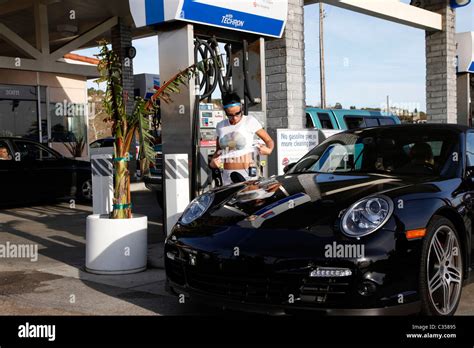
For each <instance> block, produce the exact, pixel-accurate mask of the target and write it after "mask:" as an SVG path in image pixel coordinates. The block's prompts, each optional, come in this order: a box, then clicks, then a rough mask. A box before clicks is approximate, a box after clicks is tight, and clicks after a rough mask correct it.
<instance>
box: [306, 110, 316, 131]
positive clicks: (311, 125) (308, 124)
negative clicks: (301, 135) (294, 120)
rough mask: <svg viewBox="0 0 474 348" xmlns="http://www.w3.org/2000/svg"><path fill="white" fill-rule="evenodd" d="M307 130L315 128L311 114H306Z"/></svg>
mask: <svg viewBox="0 0 474 348" xmlns="http://www.w3.org/2000/svg"><path fill="white" fill-rule="evenodd" d="M306 128H315V127H314V124H313V119H312V118H311V115H310V114H309V113H306Z"/></svg>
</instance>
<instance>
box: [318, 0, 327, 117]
mask: <svg viewBox="0 0 474 348" xmlns="http://www.w3.org/2000/svg"><path fill="white" fill-rule="evenodd" d="M319 68H320V77H321V109H325V108H326V74H325V71H324V5H323V3H322V2H320V3H319Z"/></svg>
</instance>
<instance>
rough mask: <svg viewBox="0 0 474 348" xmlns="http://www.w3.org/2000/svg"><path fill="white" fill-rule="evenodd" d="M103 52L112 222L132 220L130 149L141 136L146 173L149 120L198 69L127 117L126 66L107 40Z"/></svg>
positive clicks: (101, 64)
mask: <svg viewBox="0 0 474 348" xmlns="http://www.w3.org/2000/svg"><path fill="white" fill-rule="evenodd" d="M99 44H100V46H101V49H100V53H99V54H98V55H97V57H98V58H99V59H100V62H99V64H98V70H99V73H100V78H99V79H98V80H97V81H96V82H97V83H101V82H105V83H106V91H105V94H104V100H103V106H104V110H105V112H106V113H107V115H108V119H107V121H109V122H110V123H109V124H110V127H111V130H112V135H113V136H114V138H115V143H114V157H113V162H114V198H113V211H112V213H111V216H110V217H111V218H112V219H130V218H131V217H132V209H131V208H132V206H131V197H130V172H129V170H128V161H129V160H130V154H129V152H128V151H129V149H130V145H131V142H132V140H133V136H134V135H135V134H137V133H138V134H139V135H140V136H139V139H140V141H139V144H140V151H139V152H140V164H141V166H142V170H143V172H144V171H145V169H146V168H148V167H149V164H150V163H151V162H153V161H154V157H155V151H154V150H153V137H152V136H151V134H150V125H149V122H148V117H149V116H150V115H151V114H153V113H154V112H155V111H156V109H157V108H158V107H159V106H158V104H157V101H158V100H159V99H161V100H163V101H165V102H169V101H170V100H171V93H179V92H180V90H179V87H180V86H181V85H183V84H186V83H187V81H189V79H190V78H191V77H192V76H194V75H195V73H196V70H197V67H196V65H193V66H191V67H188V68H187V69H185V70H183V71H181V72H179V73H177V74H176V75H175V76H173V77H172V78H170V79H169V81H167V82H166V83H164V84H163V85H162V86H161V87H160V88H159V89H158V90H157V91H156V93H155V94H154V95H153V96H152V97H151V98H150V100H149V101H148V102H146V101H145V100H144V99H143V98H136V99H135V105H134V109H133V112H132V113H130V114H127V112H126V111H125V105H126V104H127V101H128V100H127V99H126V98H127V96H126V95H125V94H124V92H123V87H122V67H121V63H120V61H119V58H118V56H117V55H116V54H115V52H114V51H112V50H111V49H109V48H108V47H107V42H106V41H101V42H100V43H99Z"/></svg>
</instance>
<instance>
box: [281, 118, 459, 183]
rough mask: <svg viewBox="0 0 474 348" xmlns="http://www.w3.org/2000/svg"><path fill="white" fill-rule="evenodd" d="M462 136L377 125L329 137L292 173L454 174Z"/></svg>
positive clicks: (449, 175) (441, 131) (453, 133)
mask: <svg viewBox="0 0 474 348" xmlns="http://www.w3.org/2000/svg"><path fill="white" fill-rule="evenodd" d="M460 160H461V156H459V136H458V135H457V134H456V133H455V132H453V131H449V130H439V129H436V130H432V129H428V128H423V129H420V128H413V129H410V128H407V127H394V128H375V129H370V130H360V131H354V132H350V133H341V134H337V135H335V136H332V137H330V138H329V139H327V140H326V141H324V142H323V143H321V144H320V145H319V146H317V147H315V148H314V149H313V150H312V151H310V152H309V153H308V154H307V155H306V156H304V157H303V158H302V159H301V160H300V161H299V162H298V163H297V164H296V165H295V166H294V167H293V168H292V169H291V170H290V171H289V173H305V172H311V173H340V174H344V173H382V174H392V175H426V176H447V177H454V176H456V175H458V174H459V168H460V165H459V164H460Z"/></svg>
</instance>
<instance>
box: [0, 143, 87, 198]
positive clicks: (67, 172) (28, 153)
mask: <svg viewBox="0 0 474 348" xmlns="http://www.w3.org/2000/svg"><path fill="white" fill-rule="evenodd" d="M0 182H1V183H2V193H1V195H0V204H2V205H3V204H23V203H29V202H38V201H43V200H51V199H60V198H71V197H75V198H78V199H80V200H84V201H91V200H92V176H91V166H90V163H89V162H85V161H77V160H73V159H69V158H65V157H63V156H62V155H61V154H59V153H58V152H56V151H54V150H53V149H50V148H49V147H47V146H44V145H42V144H40V143H38V142H35V141H32V140H27V139H22V138H7V137H0Z"/></svg>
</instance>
